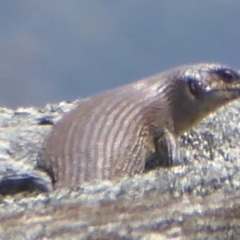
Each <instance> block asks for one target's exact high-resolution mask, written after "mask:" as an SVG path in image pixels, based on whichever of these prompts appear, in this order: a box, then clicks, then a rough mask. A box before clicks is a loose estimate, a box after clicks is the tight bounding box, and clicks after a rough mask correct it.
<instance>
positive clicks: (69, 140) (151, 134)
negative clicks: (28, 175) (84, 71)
mask: <svg viewBox="0 0 240 240" xmlns="http://www.w3.org/2000/svg"><path fill="white" fill-rule="evenodd" d="M239 96H240V76H239V73H238V72H237V71H234V70H232V69H231V68H229V67H228V66H225V65H222V64H217V63H200V64H195V65H187V66H181V67H177V68H173V69H170V70H168V71H166V72H162V73H160V74H157V75H154V76H151V77H148V78H145V79H142V80H140V81H138V82H135V83H133V84H129V85H125V86H123V87H120V88H116V89H113V90H109V91H106V92H103V93H100V94H98V95H96V96H92V97H89V98H87V99H85V100H83V101H81V102H80V103H79V105H78V106H77V107H76V108H75V109H74V110H72V111H71V112H70V113H68V114H66V115H65V116H64V117H63V119H62V120H61V121H60V122H59V123H58V124H56V125H55V126H54V127H53V130H52V132H51V133H50V134H49V136H48V137H47V138H46V140H45V141H44V143H43V148H42V151H41V152H40V154H39V158H38V166H37V168H38V169H40V170H41V171H42V170H43V171H45V172H47V173H48V174H49V175H50V176H51V178H52V181H53V184H54V188H60V187H69V186H74V185H77V184H81V183H82V182H85V181H87V182H91V181H94V180H101V179H113V178H115V177H124V176H132V175H134V174H137V173H142V172H143V171H144V168H151V162H154V161H158V164H159V165H161V166H171V165H176V164H179V159H180V157H179V146H178V141H177V138H178V136H180V135H181V134H182V133H183V132H185V131H186V130H188V129H190V128H191V127H192V126H193V125H195V124H196V123H197V122H199V121H200V120H202V119H203V118H204V117H206V116H207V115H208V114H209V113H211V112H214V111H215V110H216V109H218V108H219V107H222V106H224V105H225V104H227V103H229V102H231V101H232V100H234V99H236V98H238V97H239Z"/></svg>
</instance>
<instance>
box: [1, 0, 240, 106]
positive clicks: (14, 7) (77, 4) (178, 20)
mask: <svg viewBox="0 0 240 240" xmlns="http://www.w3.org/2000/svg"><path fill="white" fill-rule="evenodd" d="M239 25H240V1H239V0H227V1H226V0H195V1H192V0H178V1H176V0H165V1H164V0H163V1H161V0H147V1H146V0H121V1H112V0H82V1H80V0H71V1H66V0H39V1H33V0H7V1H0V104H1V105H4V106H9V107H14V108H15V107H17V106H21V105H22V106H30V105H37V106H43V105H44V104H46V103H47V102H57V101H60V100H74V99H76V98H78V97H85V96H88V95H92V94H94V93H97V92H100V91H103V90H105V89H108V88H113V87H116V86H120V85H122V84H126V83H129V82H132V81H135V80H137V79H140V78H143V77H145V76H149V75H151V74H154V73H157V72H159V71H161V70H164V69H167V68H170V67H173V66H176V65H180V64H186V63H194V62H199V61H217V62H222V63H226V64H229V65H231V66H233V67H236V68H237V67H239V68H240V59H239V56H240V49H239V45H240V26H239Z"/></svg>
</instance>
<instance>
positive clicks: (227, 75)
mask: <svg viewBox="0 0 240 240" xmlns="http://www.w3.org/2000/svg"><path fill="white" fill-rule="evenodd" d="M216 73H217V74H218V75H219V76H220V77H221V78H222V80H223V81H224V82H232V81H233V80H234V79H236V78H238V77H237V74H236V73H235V72H233V71H232V70H229V69H219V70H217V72H216Z"/></svg>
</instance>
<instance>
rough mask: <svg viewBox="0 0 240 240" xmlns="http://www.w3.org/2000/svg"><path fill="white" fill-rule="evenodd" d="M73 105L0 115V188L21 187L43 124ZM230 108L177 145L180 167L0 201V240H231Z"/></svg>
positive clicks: (235, 224) (233, 161) (239, 180)
mask: <svg viewBox="0 0 240 240" xmlns="http://www.w3.org/2000/svg"><path fill="white" fill-rule="evenodd" d="M75 104H76V102H75V103H72V104H71V103H60V104H59V105H47V106H46V107H45V108H43V109H37V108H34V107H32V108H19V109H17V110H15V111H14V110H11V109H5V108H1V109H0V128H1V131H0V187H2V185H3V182H4V179H5V178H6V176H8V175H11V174H15V173H16V172H17V173H18V174H19V173H21V174H22V176H23V179H24V174H25V173H26V172H27V171H30V170H31V169H33V168H34V166H35V164H36V156H37V152H38V150H39V149H40V147H41V143H42V140H43V138H44V136H45V135H46V134H47V133H48V132H49V131H50V130H51V124H50V123H51V122H56V121H58V120H59V119H60V118H61V116H62V114H63V113H64V112H67V111H69V110H70V109H71V108H72V107H74V105H75ZM238 105H239V102H235V103H234V104H231V105H229V106H227V107H225V108H224V109H222V110H221V111H219V112H218V113H217V114H215V115H214V116H211V117H209V118H208V119H206V120H205V121H204V122H202V123H201V124H200V125H199V126H197V128H195V129H193V130H192V131H190V132H189V133H187V134H185V135H184V136H183V137H182V139H181V145H182V157H183V159H184V165H182V166H177V167H173V168H169V169H163V168H162V169H157V170H154V171H151V172H149V173H146V174H143V175H139V176H135V177H134V178H132V179H127V178H125V179H121V180H118V181H115V182H108V181H104V182H100V183H96V184H92V185H89V184H84V185H82V186H76V187H75V188H74V189H62V190H58V191H55V192H52V193H50V194H37V193H20V194H15V195H7V196H1V197H0V239H64V238H68V239H238V236H239V235H240V189H239V188H240V187H239V185H240V173H239V166H240V149H239V147H240V116H239V110H240V107H239V106H238ZM21 174H20V175H21ZM1 184H2V185H1ZM11 184H15V183H11Z"/></svg>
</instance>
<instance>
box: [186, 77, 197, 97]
mask: <svg viewBox="0 0 240 240" xmlns="http://www.w3.org/2000/svg"><path fill="white" fill-rule="evenodd" d="M188 86H189V90H190V92H191V93H192V95H193V96H194V97H198V96H199V94H200V88H199V83H198V81H196V80H194V79H192V78H189V79H188Z"/></svg>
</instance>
